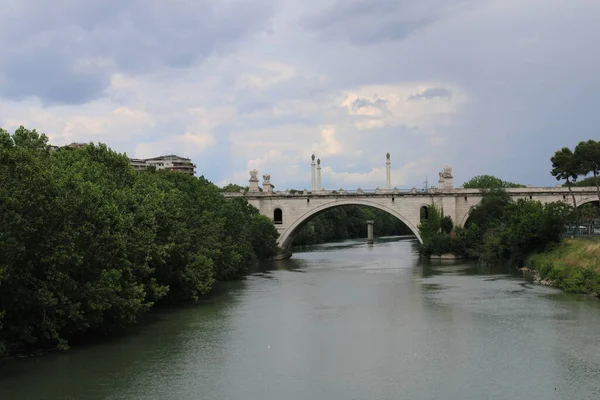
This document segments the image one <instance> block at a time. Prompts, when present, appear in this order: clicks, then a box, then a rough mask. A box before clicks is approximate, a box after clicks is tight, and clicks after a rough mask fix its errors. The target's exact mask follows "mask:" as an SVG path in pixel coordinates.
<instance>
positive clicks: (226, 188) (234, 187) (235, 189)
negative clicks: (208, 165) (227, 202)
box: [221, 183, 249, 193]
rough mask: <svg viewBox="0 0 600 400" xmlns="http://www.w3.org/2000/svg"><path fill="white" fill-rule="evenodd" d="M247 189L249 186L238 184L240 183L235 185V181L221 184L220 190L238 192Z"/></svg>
mask: <svg viewBox="0 0 600 400" xmlns="http://www.w3.org/2000/svg"><path fill="white" fill-rule="evenodd" d="M248 189H249V186H240V185H236V184H235V183H230V184H228V185H225V186H223V188H222V189H221V191H222V192H227V193H240V191H244V192H247V191H248Z"/></svg>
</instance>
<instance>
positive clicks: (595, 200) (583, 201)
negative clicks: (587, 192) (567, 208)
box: [576, 196, 598, 208]
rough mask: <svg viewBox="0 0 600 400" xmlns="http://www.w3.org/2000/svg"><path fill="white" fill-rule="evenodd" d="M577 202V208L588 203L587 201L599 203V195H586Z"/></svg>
mask: <svg viewBox="0 0 600 400" xmlns="http://www.w3.org/2000/svg"><path fill="white" fill-rule="evenodd" d="M576 203H577V208H579V207H581V206H582V205H584V204H587V203H598V196H589V197H584V198H583V199H579V200H577V202H576Z"/></svg>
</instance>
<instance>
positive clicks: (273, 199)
mask: <svg viewBox="0 0 600 400" xmlns="http://www.w3.org/2000/svg"><path fill="white" fill-rule="evenodd" d="M313 157H314V156H313ZM312 166H313V174H312V176H311V186H312V189H311V190H302V191H297V190H286V191H273V190H272V185H271V182H270V176H269V175H264V176H263V180H264V181H263V185H262V190H261V189H259V187H258V179H257V177H256V175H257V171H251V172H250V175H251V178H250V188H249V190H248V191H244V192H240V193H226V194H225V197H227V198H234V197H243V198H245V199H246V200H247V201H248V202H249V203H250V204H252V205H253V206H254V207H256V208H257V209H258V210H259V211H260V213H261V214H263V215H265V216H267V217H269V218H271V220H272V221H273V223H274V224H275V227H276V228H277V231H278V232H279V242H278V243H279V246H280V247H281V249H282V251H283V254H282V256H289V255H291V247H292V243H293V242H294V238H295V236H296V234H297V232H298V231H299V229H300V228H301V227H302V226H303V224H304V223H305V222H307V221H308V220H309V219H311V217H313V216H315V215H317V214H319V213H321V212H324V211H326V210H329V209H331V208H334V207H339V206H344V205H359V206H368V207H373V208H377V209H379V210H383V211H385V212H388V213H390V214H391V215H393V216H395V217H396V218H398V219H399V220H401V221H402V222H403V223H404V224H406V226H407V227H408V228H409V229H410V230H411V231H412V232H413V233H414V235H415V236H416V237H417V239H418V240H419V241H420V242H422V239H421V236H420V235H419V230H418V226H419V224H420V222H421V213H422V212H424V213H425V215H426V213H427V209H428V208H429V207H432V206H438V207H440V208H442V210H443V213H444V215H447V216H449V217H450V218H452V221H453V222H454V224H455V225H458V226H464V224H465V222H466V220H467V218H468V216H469V211H470V210H471V208H472V207H473V206H475V205H477V204H478V203H479V202H480V201H481V199H482V198H483V192H482V191H481V190H479V189H462V188H454V187H453V183H452V179H453V178H452V171H451V169H450V168H448V167H447V168H444V169H443V170H442V172H440V174H439V176H440V178H439V181H438V183H439V185H438V187H437V188H428V189H422V190H419V189H415V188H412V189H407V190H404V189H397V188H394V189H391V188H390V185H389V183H390V176H389V171H390V168H389V155H388V158H387V174H386V188H385V189H379V188H378V189H375V190H361V189H357V190H344V189H339V190H325V189H323V188H321V184H320V181H321V176H320V175H321V174H320V162H318V168H317V175H316V176H315V173H314V171H315V168H314V158H313V164H312ZM572 190H573V192H574V193H575V198H576V201H577V206H578V207H579V206H581V205H583V204H585V203H589V202H594V201H595V202H597V201H598V196H597V193H596V188H595V187H581V188H580V187H578V188H572ZM506 191H507V193H508V194H509V196H510V197H512V198H513V199H514V200H517V199H529V200H538V201H540V202H542V203H550V202H556V201H562V202H566V203H568V204H572V197H571V195H570V193H569V190H568V188H566V187H525V188H511V189H506Z"/></svg>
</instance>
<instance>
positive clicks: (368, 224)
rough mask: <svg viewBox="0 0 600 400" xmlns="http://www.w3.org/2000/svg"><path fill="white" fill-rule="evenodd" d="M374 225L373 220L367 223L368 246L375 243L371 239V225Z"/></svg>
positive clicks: (372, 238)
mask: <svg viewBox="0 0 600 400" xmlns="http://www.w3.org/2000/svg"><path fill="white" fill-rule="evenodd" d="M374 224H375V221H373V220H369V221H367V243H369V244H373V243H374V242H375V239H374V237H373V225H374Z"/></svg>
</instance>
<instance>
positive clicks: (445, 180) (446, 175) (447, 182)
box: [438, 167, 454, 190]
mask: <svg viewBox="0 0 600 400" xmlns="http://www.w3.org/2000/svg"><path fill="white" fill-rule="evenodd" d="M452 178H453V176H452V167H444V168H443V169H442V171H441V172H440V179H439V180H438V183H439V189H441V190H444V189H454V184H453V182H452Z"/></svg>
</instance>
